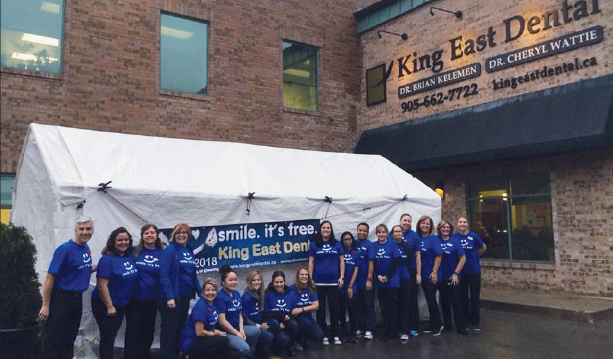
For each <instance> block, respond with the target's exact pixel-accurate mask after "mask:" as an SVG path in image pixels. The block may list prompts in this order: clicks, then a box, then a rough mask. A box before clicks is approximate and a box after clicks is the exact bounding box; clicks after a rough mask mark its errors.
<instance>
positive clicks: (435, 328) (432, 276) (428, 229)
mask: <svg viewBox="0 0 613 359" xmlns="http://www.w3.org/2000/svg"><path fill="white" fill-rule="evenodd" d="M433 232H434V221H432V218H430V217H428V216H421V218H419V220H418V221H417V234H418V235H419V237H420V238H421V275H422V281H421V287H422V289H423V290H424V297H426V303H427V304H428V312H429V313H430V324H429V325H428V326H427V327H426V328H425V329H424V330H423V332H424V333H432V335H434V336H439V335H441V332H442V331H443V323H442V321H441V311H440V310H439V308H438V302H437V301H436V291H437V290H438V286H439V282H440V281H441V279H442V275H441V270H440V266H441V258H442V256H443V250H442V249H441V241H440V240H439V238H438V237H437V236H435V235H433V234H432V233H433Z"/></svg>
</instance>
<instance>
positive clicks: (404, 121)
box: [356, 0, 613, 297]
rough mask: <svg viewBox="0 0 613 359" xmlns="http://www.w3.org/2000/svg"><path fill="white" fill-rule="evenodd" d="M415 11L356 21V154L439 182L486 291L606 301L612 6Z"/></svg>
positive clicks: (612, 161) (611, 287) (447, 214)
mask: <svg viewBox="0 0 613 359" xmlns="http://www.w3.org/2000/svg"><path fill="white" fill-rule="evenodd" d="M419 3H422V2H419ZM409 4H410V5H411V6H409ZM414 5H415V2H411V1H392V2H379V3H377V4H373V5H371V6H370V7H368V8H366V9H363V10H361V11H359V12H357V14H356V17H357V18H358V21H359V29H360V44H361V45H360V46H361V49H362V63H363V70H364V77H363V79H362V89H363V91H362V98H361V102H362V104H363V107H361V108H362V109H363V111H361V112H360V119H359V124H360V131H363V132H362V136H361V138H360V140H359V142H358V145H357V148H356V152H358V153H380V154H383V155H385V156H386V157H388V158H390V159H391V160H392V161H394V162H395V163H396V164H398V165H399V166H401V167H402V168H403V169H405V170H407V171H408V172H410V173H412V174H413V175H415V176H416V177H418V178H419V179H421V180H422V181H424V183H426V184H427V185H429V186H430V187H432V188H435V187H442V186H444V199H443V218H447V219H450V220H455V219H456V218H457V217H459V216H466V217H468V219H469V221H470V223H471V229H472V230H473V231H475V232H477V233H478V234H480V235H481V237H483V239H484V240H485V242H486V243H487V245H488V250H487V252H486V253H485V254H484V260H483V265H484V271H483V279H484V282H485V283H486V285H495V286H510V287H515V288H532V289H541V290H548V291H559V292H568V293H577V294H586V295H594V296H605V297H612V296H613V276H612V275H611V273H612V270H613V252H612V251H611V249H613V234H612V233H613V221H611V218H613V217H612V215H613V150H612V149H611V146H612V145H613V136H612V135H613V132H612V129H613V107H612V102H611V101H612V97H613V91H612V88H611V87H612V86H613V75H612V74H613V69H612V67H611V65H612V61H611V60H612V54H613V40H612V36H613V29H612V28H611V25H610V24H611V23H613V7H612V6H611V4H610V3H608V2H604V1H597V0H596V1H593V0H587V1H574V0H541V1H501V0H493V1H470V2H466V1H454V0H441V1H425V2H423V4H417V5H418V6H414ZM457 11H461V14H458V13H457ZM405 33H406V34H407V38H406V40H405V39H403V36H402V34H405ZM454 222H455V221H454Z"/></svg>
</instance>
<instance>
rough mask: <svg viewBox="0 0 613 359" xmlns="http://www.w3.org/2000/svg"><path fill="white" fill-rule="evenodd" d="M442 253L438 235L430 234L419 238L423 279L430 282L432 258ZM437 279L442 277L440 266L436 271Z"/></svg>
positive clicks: (439, 279) (432, 267)
mask: <svg viewBox="0 0 613 359" xmlns="http://www.w3.org/2000/svg"><path fill="white" fill-rule="evenodd" d="M442 255H443V250H442V249H441V241H440V239H439V237H438V236H436V235H430V236H427V237H422V238H421V276H422V278H423V280H425V281H428V282H430V281H431V280H430V274H431V273H432V270H433V269H434V260H435V259H436V257H438V256H442ZM436 277H437V280H438V281H439V282H440V281H441V278H442V272H441V267H439V268H438V271H437V272H436Z"/></svg>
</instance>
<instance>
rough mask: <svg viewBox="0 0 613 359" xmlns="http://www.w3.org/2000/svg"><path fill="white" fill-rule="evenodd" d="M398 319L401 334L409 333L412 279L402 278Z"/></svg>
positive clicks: (398, 301)
mask: <svg viewBox="0 0 613 359" xmlns="http://www.w3.org/2000/svg"><path fill="white" fill-rule="evenodd" d="M397 303H398V304H397V306H398V315H397V316H396V320H397V321H398V324H397V328H398V331H399V332H400V333H401V334H409V331H410V330H411V325H410V324H411V280H410V279H407V280H400V288H398V300H397Z"/></svg>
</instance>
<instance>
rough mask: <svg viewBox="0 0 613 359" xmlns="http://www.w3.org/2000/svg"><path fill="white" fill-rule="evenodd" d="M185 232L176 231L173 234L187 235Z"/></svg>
mask: <svg viewBox="0 0 613 359" xmlns="http://www.w3.org/2000/svg"><path fill="white" fill-rule="evenodd" d="M187 234H188V233H187V232H177V233H176V234H175V235H177V236H179V235H187Z"/></svg>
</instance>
